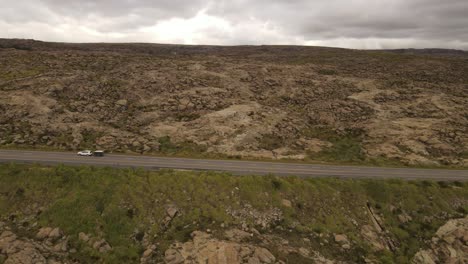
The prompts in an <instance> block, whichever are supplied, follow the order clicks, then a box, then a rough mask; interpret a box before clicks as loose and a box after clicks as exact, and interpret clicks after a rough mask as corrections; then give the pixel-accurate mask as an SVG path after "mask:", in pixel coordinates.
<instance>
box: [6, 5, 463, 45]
mask: <svg viewBox="0 0 468 264" xmlns="http://www.w3.org/2000/svg"><path fill="white" fill-rule="evenodd" d="M0 5H1V6H2V8H1V9H0V25H2V22H3V24H6V25H10V28H6V29H5V28H0V37H1V34H2V33H1V32H2V31H4V32H16V31H17V28H19V27H21V29H23V28H24V30H23V31H24V33H23V34H27V32H28V28H27V24H28V23H31V22H33V23H41V24H42V25H46V26H47V27H48V28H49V29H53V28H54V26H55V25H56V24H66V23H69V20H72V21H75V22H74V23H77V24H83V25H86V26H88V27H91V28H92V29H93V30H95V31H96V32H99V33H102V34H107V33H119V34H121V35H124V37H123V38H121V39H122V40H127V39H131V40H134V41H144V40H147V39H148V38H143V39H139V35H138V34H135V33H134V32H137V31H138V30H139V29H141V28H144V27H150V26H154V25H157V24H158V23H160V22H163V21H167V20H168V19H171V18H181V19H191V18H193V17H195V16H196V15H197V14H198V13H199V12H200V11H201V10H206V14H207V15H209V16H213V17H218V18H222V19H223V20H225V21H227V22H228V23H229V25H231V27H232V28H230V29H229V30H230V31H222V29H221V28H217V27H216V26H217V25H213V27H212V28H211V27H210V29H206V30H205V31H203V32H198V33H197V36H196V41H197V43H198V42H200V43H198V44H219V43H221V44H271V43H274V44H279V43H283V44H301V41H302V43H309V42H317V43H324V44H325V45H327V44H330V45H332V44H333V43H340V44H339V45H342V46H346V47H356V48H361V47H366V46H367V45H368V42H369V39H372V42H374V43H378V45H379V46H380V47H389V46H391V47H399V46H398V43H399V42H398V40H401V42H400V43H401V45H402V46H401V47H402V48H404V47H405V46H403V45H412V46H415V47H416V46H417V47H420V45H431V44H432V45H434V46H432V47H442V48H444V47H445V48H464V49H468V26H467V25H468V2H467V1H466V0H446V1H440V0H392V1H379V0H317V1H312V0H290V1H287V0H172V1H171V0H154V1H151V0H82V1H63V0H30V1H25V0H17V1H7V0H0ZM262 25H268V27H269V28H271V32H267V33H265V32H264V31H265V29H264V28H262ZM4 27H5V26H4ZM36 28H37V26H36ZM23 31H22V32H23ZM44 34H45V35H47V33H46V32H45V33H44ZM54 34H55V33H54ZM55 36H56V35H54V37H55ZM125 36H127V37H125ZM203 36H206V37H205V38H204V37H203ZM145 37H146V36H145ZM157 37H158V36H155V38H154V39H156V40H157V39H158V38H157ZM78 38H79V37H78ZM83 38H84V39H86V40H89V39H91V38H92V36H86V38H85V37H83ZM135 38H136V39H135ZM121 39H120V38H119V39H115V40H116V41H119V40H121ZM346 39H352V40H353V41H350V42H349V44H347V43H346V42H343V41H344V40H346ZM46 40H47V39H46ZM73 40H75V38H73ZM111 40H112V39H111ZM178 40H180V36H178V37H174V41H178ZM359 40H362V41H361V42H360V41H359ZM96 41H99V40H96ZM212 42H213V43H212ZM342 43H344V44H342ZM360 43H361V44H360Z"/></svg>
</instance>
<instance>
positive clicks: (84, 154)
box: [76, 150, 93, 156]
mask: <svg viewBox="0 0 468 264" xmlns="http://www.w3.org/2000/svg"><path fill="white" fill-rule="evenodd" d="M76 154H77V155H78V156H92V155H93V152H92V151H91V150H82V151H79V152H78V153H76Z"/></svg>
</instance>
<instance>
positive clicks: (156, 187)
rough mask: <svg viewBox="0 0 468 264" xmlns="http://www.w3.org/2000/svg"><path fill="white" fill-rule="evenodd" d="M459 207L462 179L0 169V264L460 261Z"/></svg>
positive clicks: (462, 229)
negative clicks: (434, 179)
mask: <svg viewBox="0 0 468 264" xmlns="http://www.w3.org/2000/svg"><path fill="white" fill-rule="evenodd" d="M467 211H468V184H467V183H460V182H452V183H450V182H439V183H437V182H430V181H415V182H408V181H400V180H382V181H376V180H339V179H332V178H323V179H300V178H295V177H289V178H276V177H267V176H265V177H261V176H238V177H232V176H231V175H229V174H221V173H206V172H201V173H194V172H175V171H159V172H148V171H143V170H130V169H128V170H117V169H110V168H90V167H81V168H76V167H66V166H58V167H39V166H20V165H0V263H2V262H3V261H6V262H5V263H8V264H9V263H32V262H34V261H36V262H40V261H42V262H43V263H45V260H46V259H47V260H48V262H47V263H56V262H53V261H60V262H61V263H72V262H73V263H75V262H77V263H138V262H141V263H169V264H175V263H226V264H235V263H270V264H271V263H295V264H300V263H364V262H365V263H408V262H410V261H411V260H413V259H414V261H415V262H417V263H431V262H424V260H430V259H432V260H433V261H442V262H444V263H456V261H457V260H458V261H460V260H461V262H460V263H463V261H466V252H467V251H466V245H467V244H466V243H467V238H468V233H467V232H468V230H467V224H466V223H467V218H465V219H463V217H465V216H466V213H467ZM450 219H458V220H451V221H448V220H450ZM447 221H448V222H447ZM434 234H435V235H434ZM432 237H434V238H433V239H432V240H431V238H432ZM194 259H196V260H199V262H190V260H194ZM21 261H22V262H21ZM184 261H185V262H184ZM206 261H208V262H206ZM421 261H423V262H421ZM60 262H59V263H60Z"/></svg>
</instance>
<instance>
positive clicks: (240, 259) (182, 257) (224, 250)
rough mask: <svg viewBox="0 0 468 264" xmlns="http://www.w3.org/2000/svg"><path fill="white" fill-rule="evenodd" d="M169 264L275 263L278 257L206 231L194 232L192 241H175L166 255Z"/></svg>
mask: <svg viewBox="0 0 468 264" xmlns="http://www.w3.org/2000/svg"><path fill="white" fill-rule="evenodd" d="M164 259H165V261H166V263H168V264H179V263H187V264H188V263H193V264H195V263H207V264H236V263H239V264H240V263H249V264H263V263H265V264H273V263H281V262H278V261H277V259H276V257H275V256H274V255H273V254H272V253H271V252H270V251H269V250H268V249H266V248H263V247H258V246H254V245H250V244H241V243H237V242H231V241H224V240H218V239H215V238H213V237H212V236H211V235H210V234H207V233H205V232H200V231H195V232H193V233H192V241H189V242H186V243H175V244H173V245H172V246H171V247H170V248H169V249H168V250H167V251H166V252H165V257H164Z"/></svg>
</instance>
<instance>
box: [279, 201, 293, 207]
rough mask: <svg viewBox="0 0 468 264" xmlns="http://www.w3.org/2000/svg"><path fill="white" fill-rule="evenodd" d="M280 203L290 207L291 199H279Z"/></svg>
mask: <svg viewBox="0 0 468 264" xmlns="http://www.w3.org/2000/svg"><path fill="white" fill-rule="evenodd" d="M281 204H282V205H283V206H285V207H292V203H291V201H289V200H286V199H282V200H281Z"/></svg>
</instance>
